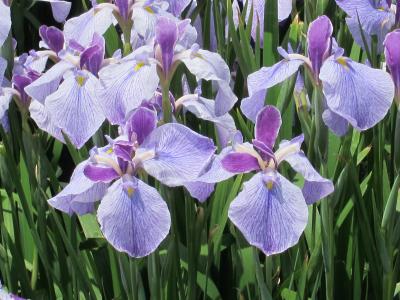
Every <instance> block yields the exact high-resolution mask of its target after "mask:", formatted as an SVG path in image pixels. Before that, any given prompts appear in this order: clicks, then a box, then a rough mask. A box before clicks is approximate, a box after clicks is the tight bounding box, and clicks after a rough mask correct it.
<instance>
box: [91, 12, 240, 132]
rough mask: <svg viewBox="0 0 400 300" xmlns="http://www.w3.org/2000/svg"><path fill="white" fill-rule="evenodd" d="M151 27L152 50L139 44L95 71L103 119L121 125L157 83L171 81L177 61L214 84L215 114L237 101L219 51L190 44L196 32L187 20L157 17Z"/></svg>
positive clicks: (149, 94) (199, 77)
mask: <svg viewBox="0 0 400 300" xmlns="http://www.w3.org/2000/svg"><path fill="white" fill-rule="evenodd" d="M155 30H156V33H155V49H153V47H149V46H143V47H140V48H138V49H136V50H135V51H134V52H133V53H131V54H130V55H128V56H126V57H124V58H123V59H121V60H119V61H117V62H116V63H114V64H110V65H108V66H106V67H104V68H102V69H101V71H100V72H99V77H100V82H101V84H102V86H103V90H102V91H100V95H99V98H100V100H101V103H102V106H103V110H104V113H105V114H106V117H107V119H108V120H109V121H110V122H111V123H113V124H122V123H123V122H124V120H125V118H126V115H127V114H128V113H129V112H130V111H131V110H132V109H134V108H136V107H138V106H139V105H140V104H141V102H142V101H143V100H149V99H150V98H151V97H153V94H154V92H155V91H156V89H157V87H158V85H159V83H160V82H161V85H165V84H167V83H168V82H169V80H171V78H172V76H173V74H174V71H175V69H176V67H177V66H178V64H180V63H181V62H183V63H184V64H185V66H186V67H187V68H188V69H189V71H190V72H191V73H192V74H194V75H195V76H196V79H197V80H202V79H204V80H211V81H213V82H215V83H216V86H217V87H218V92H217V95H216V100H215V114H216V116H221V115H224V114H225V113H226V112H228V111H229V110H230V109H231V108H232V107H233V105H234V103H235V102H236V101H237V97H236V96H235V95H234V94H233V92H232V90H231V88H230V86H229V83H230V77H231V76H230V71H229V67H228V66H227V65H226V63H225V61H224V60H223V59H222V57H221V56H220V55H219V54H217V53H212V52H210V51H207V50H203V49H199V46H198V45H197V44H193V43H194V41H195V40H196V36H197V34H196V31H195V29H194V28H193V27H192V26H191V25H190V20H183V21H177V20H174V19H170V18H166V17H159V18H158V21H157V24H156V29H155ZM189 45H191V47H190V48H188V46H189Z"/></svg>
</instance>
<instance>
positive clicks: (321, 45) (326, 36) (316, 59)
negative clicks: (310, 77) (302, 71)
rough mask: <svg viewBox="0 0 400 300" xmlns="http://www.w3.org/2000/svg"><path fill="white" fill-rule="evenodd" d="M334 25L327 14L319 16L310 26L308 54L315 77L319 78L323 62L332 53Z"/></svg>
mask: <svg viewBox="0 0 400 300" xmlns="http://www.w3.org/2000/svg"><path fill="white" fill-rule="evenodd" d="M332 32H333V27H332V23H331V20H329V18H328V17H327V16H321V17H318V18H317V19H316V20H314V21H313V22H311V23H310V27H309V28H308V34H307V39H308V56H309V58H310V60H311V64H312V68H313V71H314V76H315V78H318V75H319V70H320V69H321V66H322V63H323V62H324V60H325V59H326V58H327V57H328V56H329V55H330V49H331V36H332Z"/></svg>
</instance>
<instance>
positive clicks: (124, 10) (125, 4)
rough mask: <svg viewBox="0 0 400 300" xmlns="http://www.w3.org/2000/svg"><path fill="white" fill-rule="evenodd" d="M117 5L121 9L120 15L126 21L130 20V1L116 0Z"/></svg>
mask: <svg viewBox="0 0 400 300" xmlns="http://www.w3.org/2000/svg"><path fill="white" fill-rule="evenodd" d="M114 2H115V5H116V6H117V7H118V9H119V14H120V15H121V16H122V18H124V19H125V20H128V15H129V4H130V3H129V0H115V1H114Z"/></svg>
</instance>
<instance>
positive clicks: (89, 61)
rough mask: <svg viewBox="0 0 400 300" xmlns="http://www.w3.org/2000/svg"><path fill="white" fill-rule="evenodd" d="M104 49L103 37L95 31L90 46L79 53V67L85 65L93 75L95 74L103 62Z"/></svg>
mask: <svg viewBox="0 0 400 300" xmlns="http://www.w3.org/2000/svg"><path fill="white" fill-rule="evenodd" d="M105 50H106V48H105V40H104V38H103V37H102V36H101V35H98V34H97V33H95V34H94V35H93V39H92V42H91V43H90V46H89V47H88V48H86V49H85V50H84V51H83V52H82V53H81V56H80V67H81V68H83V67H84V66H85V67H86V69H88V70H89V71H90V72H92V74H93V75H95V76H97V73H98V72H99V70H100V68H101V64H102V63H103V59H104V54H105Z"/></svg>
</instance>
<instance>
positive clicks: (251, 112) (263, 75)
mask: <svg viewBox="0 0 400 300" xmlns="http://www.w3.org/2000/svg"><path fill="white" fill-rule="evenodd" d="M302 64H304V60H302V59H292V58H285V59H283V60H281V61H280V62H278V63H276V64H275V65H273V66H271V67H263V68H261V69H260V70H258V71H256V72H254V73H252V74H250V75H249V76H248V78H247V85H248V90H249V97H248V98H246V99H243V101H242V104H241V107H240V108H241V110H242V112H243V113H244V115H245V116H246V117H247V118H248V119H250V120H251V121H253V122H254V123H255V122H256V117H257V114H258V112H259V111H260V110H261V109H262V108H263V107H264V100H265V95H266V92H267V89H269V88H271V87H273V86H274V85H277V84H278V83H281V82H283V81H285V80H286V79H288V78H289V77H290V76H292V75H293V74H294V73H296V72H297V70H298V69H299V67H300V66H301V65H302Z"/></svg>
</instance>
